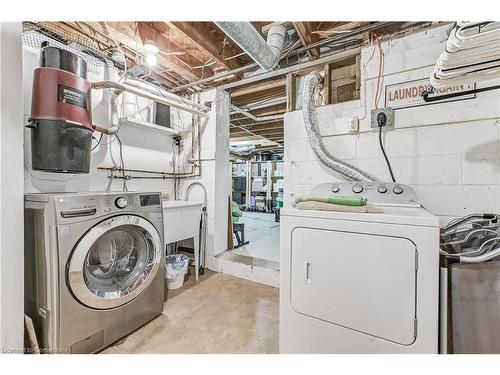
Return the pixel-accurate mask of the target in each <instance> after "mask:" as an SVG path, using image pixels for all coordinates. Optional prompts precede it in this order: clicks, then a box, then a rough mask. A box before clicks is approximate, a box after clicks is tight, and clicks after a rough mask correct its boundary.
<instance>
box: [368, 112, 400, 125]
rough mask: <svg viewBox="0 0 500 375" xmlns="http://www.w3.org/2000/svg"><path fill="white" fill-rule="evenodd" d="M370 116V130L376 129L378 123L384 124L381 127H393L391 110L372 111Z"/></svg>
mask: <svg viewBox="0 0 500 375" xmlns="http://www.w3.org/2000/svg"><path fill="white" fill-rule="evenodd" d="M371 115H372V116H371V123H370V126H371V128H372V129H378V127H379V121H383V122H384V124H383V125H382V126H383V127H385V128H393V127H394V110H393V109H392V108H377V109H373V110H372V113H371Z"/></svg>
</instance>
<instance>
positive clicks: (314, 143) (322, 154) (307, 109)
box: [302, 72, 377, 181]
mask: <svg viewBox="0 0 500 375" xmlns="http://www.w3.org/2000/svg"><path fill="white" fill-rule="evenodd" d="M322 81H323V77H322V76H321V74H319V73H318V72H312V73H310V74H309V75H308V76H307V77H306V79H305V82H304V90H303V98H304V99H303V103H304V104H303V108H302V111H303V115H304V124H305V127H306V132H307V137H308V138H309V144H310V145H311V148H312V149H313V151H314V153H315V154H316V156H317V157H318V159H319V161H321V163H323V164H324V165H325V166H327V167H328V168H331V169H333V170H334V171H335V172H337V173H339V174H340V175H342V176H343V177H345V178H346V179H347V180H353V181H377V178H375V177H373V176H372V175H370V174H368V173H366V172H365V171H363V170H361V169H359V168H356V167H354V166H352V165H350V164H348V163H345V162H343V161H342V160H340V159H337V158H336V157H335V156H333V155H332V154H331V153H330V151H328V150H327V148H326V146H325V144H324V143H323V138H322V137H321V133H320V131H319V126H318V119H317V116H316V105H315V104H314V100H313V94H314V89H315V88H316V86H317V85H318V84H319V83H320V82H322Z"/></svg>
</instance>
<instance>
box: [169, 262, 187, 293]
mask: <svg viewBox="0 0 500 375" xmlns="http://www.w3.org/2000/svg"><path fill="white" fill-rule="evenodd" d="M188 266H189V258H188V257H187V256H186V255H184V254H174V255H167V257H166V258H165V280H166V282H167V288H168V289H178V288H180V287H181V286H182V285H183V284H184V276H186V273H187V270H188Z"/></svg>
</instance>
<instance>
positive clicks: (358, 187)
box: [352, 184, 363, 194]
mask: <svg viewBox="0 0 500 375" xmlns="http://www.w3.org/2000/svg"><path fill="white" fill-rule="evenodd" d="M362 191H363V186H362V185H360V184H355V185H352V192H353V193H356V194H358V193H361V192H362Z"/></svg>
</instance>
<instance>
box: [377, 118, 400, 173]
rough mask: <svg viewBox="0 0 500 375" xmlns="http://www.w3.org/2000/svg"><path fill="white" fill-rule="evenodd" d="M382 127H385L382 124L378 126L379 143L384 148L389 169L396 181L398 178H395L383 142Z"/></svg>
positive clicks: (383, 151)
mask: <svg viewBox="0 0 500 375" xmlns="http://www.w3.org/2000/svg"><path fill="white" fill-rule="evenodd" d="M382 128H383V126H382V125H379V126H378V143H379V145H380V149H381V150H382V154H383V155H384V159H385V162H386V164H387V168H388V169H389V173H390V174H391V179H392V182H396V179H395V178H394V173H392V167H391V163H390V162H389V158H388V157H387V155H386V153H385V149H384V144H383V143H382Z"/></svg>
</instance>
